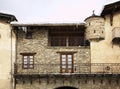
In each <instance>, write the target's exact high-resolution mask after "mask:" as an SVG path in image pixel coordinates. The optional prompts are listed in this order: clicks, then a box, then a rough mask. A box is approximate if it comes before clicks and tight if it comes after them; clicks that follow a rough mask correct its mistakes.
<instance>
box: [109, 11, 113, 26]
mask: <svg viewBox="0 0 120 89" xmlns="http://www.w3.org/2000/svg"><path fill="white" fill-rule="evenodd" d="M110 25H111V26H112V25H113V13H112V14H110Z"/></svg>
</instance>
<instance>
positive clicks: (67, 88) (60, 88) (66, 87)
mask: <svg viewBox="0 0 120 89" xmlns="http://www.w3.org/2000/svg"><path fill="white" fill-rule="evenodd" d="M55 89H78V88H75V87H69V86H64V87H58V88H55Z"/></svg>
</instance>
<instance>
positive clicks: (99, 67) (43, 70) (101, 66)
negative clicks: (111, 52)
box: [14, 63, 120, 74]
mask: <svg viewBox="0 0 120 89" xmlns="http://www.w3.org/2000/svg"><path fill="white" fill-rule="evenodd" d="M60 68H61V64H60V63H44V64H43V63H34V68H32V69H29V68H28V69H24V68H23V64H22V63H15V66H14V69H15V70H14V73H15V74H28V73H31V74H32V73H37V74H48V73H50V74H56V73H60ZM73 70H74V72H73V73H74V74H94V73H95V74H119V73H120V63H74V66H73Z"/></svg>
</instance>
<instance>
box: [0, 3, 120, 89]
mask: <svg viewBox="0 0 120 89" xmlns="http://www.w3.org/2000/svg"><path fill="white" fill-rule="evenodd" d="M119 9H120V1H118V2H115V3H112V4H108V5H105V6H104V9H103V11H102V13H101V15H100V16H97V15H95V14H94V13H93V15H92V16H90V17H88V18H86V19H85V23H79V24H77V23H74V24H71V23H65V24H62V23H60V24H20V23H12V24H10V23H6V22H4V24H6V25H5V27H4V26H3V25H2V23H3V22H2V21H6V20H5V19H6V17H5V16H6V15H4V17H5V19H4V20H2V21H1V22H0V23H1V24H0V27H2V29H0V31H1V32H2V30H3V28H7V25H9V26H8V27H9V28H8V30H9V31H8V30H6V32H8V33H10V30H11V43H12V44H10V45H12V46H11V48H12V51H11V52H8V53H12V54H11V58H12V62H11V60H10V56H8V57H9V58H8V59H9V61H8V60H7V59H5V56H3V58H4V61H3V60H1V61H2V62H1V61H0V73H3V74H2V76H3V77H4V76H5V75H4V72H6V73H7V74H8V75H7V76H5V77H4V78H6V81H5V82H4V81H3V82H4V84H5V83H7V80H10V79H8V76H10V74H9V72H10V70H11V69H13V67H12V66H13V64H14V74H13V76H14V78H13V77H11V80H13V82H9V85H10V86H8V87H11V88H6V89H113V88H114V89H120V75H119V74H120V51H119V48H120V45H119V44H120V21H119V19H120V12H119ZM8 16H9V15H8ZM13 17H14V16H11V15H10V16H9V19H10V18H12V20H10V21H13ZM7 20H8V18H7ZM14 20H16V19H15V17H14ZM11 27H12V28H11ZM6 32H4V33H6ZM4 36H5V35H4ZM3 40H4V41H3V42H5V43H6V42H10V41H8V40H5V39H3ZM2 48H4V47H3V46H1V49H2ZM7 48H10V47H7ZM14 48H15V49H14ZM10 50H11V49H10ZM2 51H3V50H1V54H2ZM5 54H6V55H8V54H7V53H5ZM1 58H2V56H1ZM14 59H15V60H14ZM6 61H8V64H5V63H6ZM4 64H5V65H8V67H9V68H7V67H5V65H4ZM10 64H11V66H10ZM1 67H4V68H7V69H8V71H7V70H6V69H3V68H1ZM1 70H2V72H1ZM11 72H12V71H11ZM3 77H0V79H2V78H3ZM3 82H2V84H3ZM0 83H1V81H0ZM3 87H5V85H3ZM3 87H1V86H0V89H3ZM4 89H5V88H4Z"/></svg>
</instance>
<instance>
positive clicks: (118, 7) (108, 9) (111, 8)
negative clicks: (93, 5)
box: [101, 1, 120, 16]
mask: <svg viewBox="0 0 120 89" xmlns="http://www.w3.org/2000/svg"><path fill="white" fill-rule="evenodd" d="M118 11H120V1H117V2H114V3H111V4H108V5H105V6H104V8H103V11H102V13H101V16H105V15H108V14H111V13H114V12H118Z"/></svg>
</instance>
